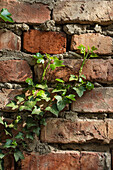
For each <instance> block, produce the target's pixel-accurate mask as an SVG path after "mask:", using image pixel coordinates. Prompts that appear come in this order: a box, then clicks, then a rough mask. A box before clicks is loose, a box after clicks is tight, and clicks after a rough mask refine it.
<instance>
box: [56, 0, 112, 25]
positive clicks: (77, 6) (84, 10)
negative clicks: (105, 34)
mask: <svg viewBox="0 0 113 170" xmlns="http://www.w3.org/2000/svg"><path fill="white" fill-rule="evenodd" d="M108 11H109V12H108ZM53 19H54V20H55V21H56V22H58V23H77V22H78V23H95V22H96V23H101V24H108V23H112V21H113V2H112V1H110V2H108V1H93V2H92V1H85V2H84V1H68V0H65V1H61V2H60V3H57V5H56V6H55V7H54V10H53Z"/></svg>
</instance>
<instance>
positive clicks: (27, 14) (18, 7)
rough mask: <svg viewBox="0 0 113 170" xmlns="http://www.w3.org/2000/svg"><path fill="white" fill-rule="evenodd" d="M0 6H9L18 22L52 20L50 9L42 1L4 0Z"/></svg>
mask: <svg viewBox="0 0 113 170" xmlns="http://www.w3.org/2000/svg"><path fill="white" fill-rule="evenodd" d="M0 8H1V9H2V8H7V9H8V11H9V12H10V13H11V14H12V18H13V20H14V21H15V22H17V23H23V22H24V23H43V22H45V21H47V20H50V10H49V9H48V6H47V5H44V4H41V3H32V4H30V3H26V2H19V1H17V0H2V2H0Z"/></svg>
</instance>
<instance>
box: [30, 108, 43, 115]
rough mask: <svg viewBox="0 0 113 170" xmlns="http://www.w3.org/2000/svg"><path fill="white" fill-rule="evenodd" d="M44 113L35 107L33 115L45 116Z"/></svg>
mask: <svg viewBox="0 0 113 170" xmlns="http://www.w3.org/2000/svg"><path fill="white" fill-rule="evenodd" d="M43 113H44V112H43V111H41V109H40V108H37V106H34V109H33V111H32V113H31V114H35V115H43Z"/></svg>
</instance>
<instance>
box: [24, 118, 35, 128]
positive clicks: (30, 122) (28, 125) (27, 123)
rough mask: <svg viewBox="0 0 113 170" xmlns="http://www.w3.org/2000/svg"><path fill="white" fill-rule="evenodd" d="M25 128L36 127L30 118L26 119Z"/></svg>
mask: <svg viewBox="0 0 113 170" xmlns="http://www.w3.org/2000/svg"><path fill="white" fill-rule="evenodd" d="M26 126H27V128H28V129H29V128H31V127H33V126H36V123H35V122H34V120H33V118H32V117H28V118H27V121H26Z"/></svg>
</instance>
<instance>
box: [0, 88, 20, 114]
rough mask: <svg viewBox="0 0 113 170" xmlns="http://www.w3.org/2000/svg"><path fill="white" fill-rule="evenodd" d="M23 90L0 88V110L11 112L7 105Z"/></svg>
mask: <svg viewBox="0 0 113 170" xmlns="http://www.w3.org/2000/svg"><path fill="white" fill-rule="evenodd" d="M21 93H22V90H21V89H19V90H15V89H13V90H12V89H4V88H3V89H2V90H0V110H4V111H7V112H11V111H12V110H11V108H9V107H6V105H7V104H8V103H9V102H11V101H12V100H14V97H15V96H17V95H19V94H21Z"/></svg>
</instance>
